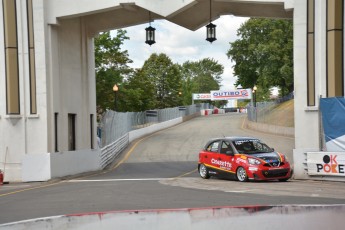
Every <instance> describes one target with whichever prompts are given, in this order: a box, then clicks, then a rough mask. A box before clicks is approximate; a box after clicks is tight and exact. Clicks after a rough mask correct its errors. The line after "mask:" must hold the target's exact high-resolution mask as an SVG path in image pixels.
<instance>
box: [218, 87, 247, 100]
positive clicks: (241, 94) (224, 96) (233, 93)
mask: <svg viewBox="0 0 345 230" xmlns="http://www.w3.org/2000/svg"><path fill="white" fill-rule="evenodd" d="M251 98H252V90H251V89H237V90H218V91H211V100H212V101H216V100H232V99H251Z"/></svg>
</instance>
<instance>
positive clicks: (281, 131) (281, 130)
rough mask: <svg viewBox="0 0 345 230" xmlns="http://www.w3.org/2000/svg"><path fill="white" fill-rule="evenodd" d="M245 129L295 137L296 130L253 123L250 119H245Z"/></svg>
mask: <svg viewBox="0 0 345 230" xmlns="http://www.w3.org/2000/svg"><path fill="white" fill-rule="evenodd" d="M244 127H245V128H248V129H252V130H256V131H259V132H264V133H271V134H277V135H282V136H288V137H295V128H293V127H284V126H277V125H270V124H265V123H259V122H252V121H248V119H245V121H244Z"/></svg>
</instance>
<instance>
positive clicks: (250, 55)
mask: <svg viewBox="0 0 345 230" xmlns="http://www.w3.org/2000/svg"><path fill="white" fill-rule="evenodd" d="M237 35H238V36H239V37H240V38H239V39H238V40H236V41H234V42H232V43H230V49H229V50H228V52H227V56H228V57H229V58H230V59H231V60H232V61H234V62H235V66H234V75H235V76H236V77H237V81H236V86H239V85H241V86H242V87H243V88H252V87H253V86H254V85H257V86H258V93H260V95H261V97H263V96H267V95H268V94H269V89H270V88H271V87H279V88H280V90H281V94H282V95H285V94H287V93H289V92H292V91H293V24H292V21H290V20H276V19H249V20H248V21H246V22H245V23H244V24H243V25H242V26H241V27H240V28H239V29H238V30H237Z"/></svg>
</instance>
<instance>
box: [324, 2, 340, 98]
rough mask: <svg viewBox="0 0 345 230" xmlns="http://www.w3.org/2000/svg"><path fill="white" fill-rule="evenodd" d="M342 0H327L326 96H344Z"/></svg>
mask: <svg viewBox="0 0 345 230" xmlns="http://www.w3.org/2000/svg"><path fill="white" fill-rule="evenodd" d="M343 20H344V0H327V65H326V66H327V97H337V96H344V46H343Z"/></svg>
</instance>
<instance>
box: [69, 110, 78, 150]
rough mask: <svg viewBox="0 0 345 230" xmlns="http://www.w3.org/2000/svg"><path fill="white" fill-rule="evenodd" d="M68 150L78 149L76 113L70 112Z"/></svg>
mask: <svg viewBox="0 0 345 230" xmlns="http://www.w3.org/2000/svg"><path fill="white" fill-rule="evenodd" d="M68 150H69V151H73V150H76V114H70V113H69V114H68Z"/></svg>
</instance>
